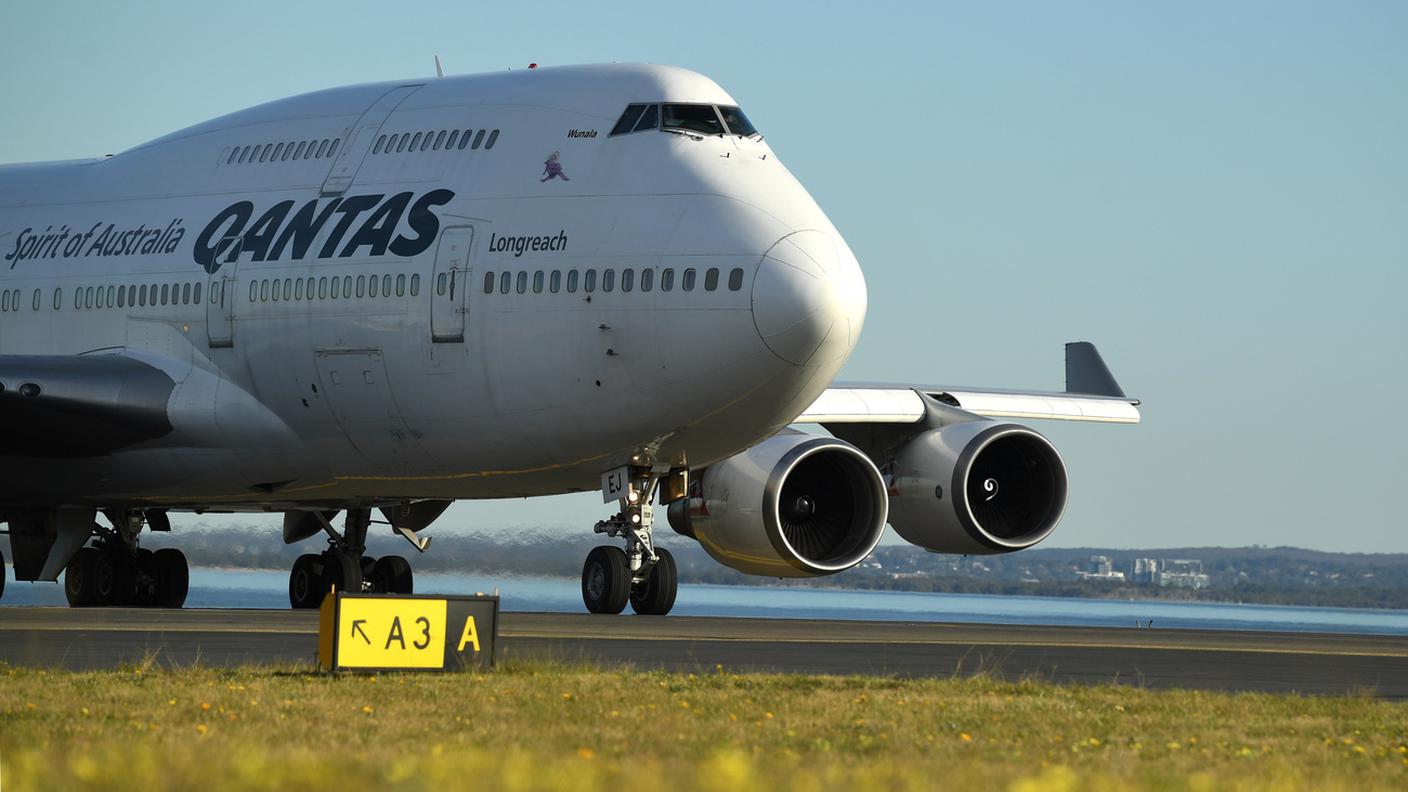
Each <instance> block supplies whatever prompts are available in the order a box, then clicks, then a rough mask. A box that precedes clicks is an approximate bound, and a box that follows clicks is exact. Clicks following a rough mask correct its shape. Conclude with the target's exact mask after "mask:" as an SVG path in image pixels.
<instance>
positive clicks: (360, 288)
mask: <svg viewBox="0 0 1408 792" xmlns="http://www.w3.org/2000/svg"><path fill="white" fill-rule="evenodd" d="M366 293H367V276H366V275H358V276H357V297H358V298H359V299H360V298H361V297H364V296H366Z"/></svg>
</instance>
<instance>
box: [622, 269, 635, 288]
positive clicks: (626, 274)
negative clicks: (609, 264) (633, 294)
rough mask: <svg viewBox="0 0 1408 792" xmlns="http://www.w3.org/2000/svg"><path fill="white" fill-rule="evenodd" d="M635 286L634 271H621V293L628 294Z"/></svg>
mask: <svg viewBox="0 0 1408 792" xmlns="http://www.w3.org/2000/svg"><path fill="white" fill-rule="evenodd" d="M635 285H636V271H635V270H633V269H629V268H628V269H623V270H621V291H623V292H628V291H630V290H631V289H634V288H635Z"/></svg>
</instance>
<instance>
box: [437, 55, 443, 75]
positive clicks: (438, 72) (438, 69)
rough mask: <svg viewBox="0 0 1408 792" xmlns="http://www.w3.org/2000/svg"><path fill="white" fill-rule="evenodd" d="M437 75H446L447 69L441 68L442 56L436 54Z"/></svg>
mask: <svg viewBox="0 0 1408 792" xmlns="http://www.w3.org/2000/svg"><path fill="white" fill-rule="evenodd" d="M435 76H436V77H444V76H445V70H444V69H442V68H440V56H439V55H436V56H435Z"/></svg>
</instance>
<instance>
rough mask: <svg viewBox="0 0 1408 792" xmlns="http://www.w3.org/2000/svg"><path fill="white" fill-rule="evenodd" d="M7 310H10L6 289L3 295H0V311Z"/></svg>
mask: <svg viewBox="0 0 1408 792" xmlns="http://www.w3.org/2000/svg"><path fill="white" fill-rule="evenodd" d="M8 310H10V290H9V289H6V290H5V293H4V294H3V295H0V311H8Z"/></svg>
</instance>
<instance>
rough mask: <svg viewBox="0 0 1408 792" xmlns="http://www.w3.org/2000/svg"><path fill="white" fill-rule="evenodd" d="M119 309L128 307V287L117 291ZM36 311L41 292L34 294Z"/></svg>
mask: <svg viewBox="0 0 1408 792" xmlns="http://www.w3.org/2000/svg"><path fill="white" fill-rule="evenodd" d="M117 307H118V308H126V307H127V287H126V286H121V287H119V288H118V290H117ZM34 310H36V311H37V310H39V292H35V293H34Z"/></svg>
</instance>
